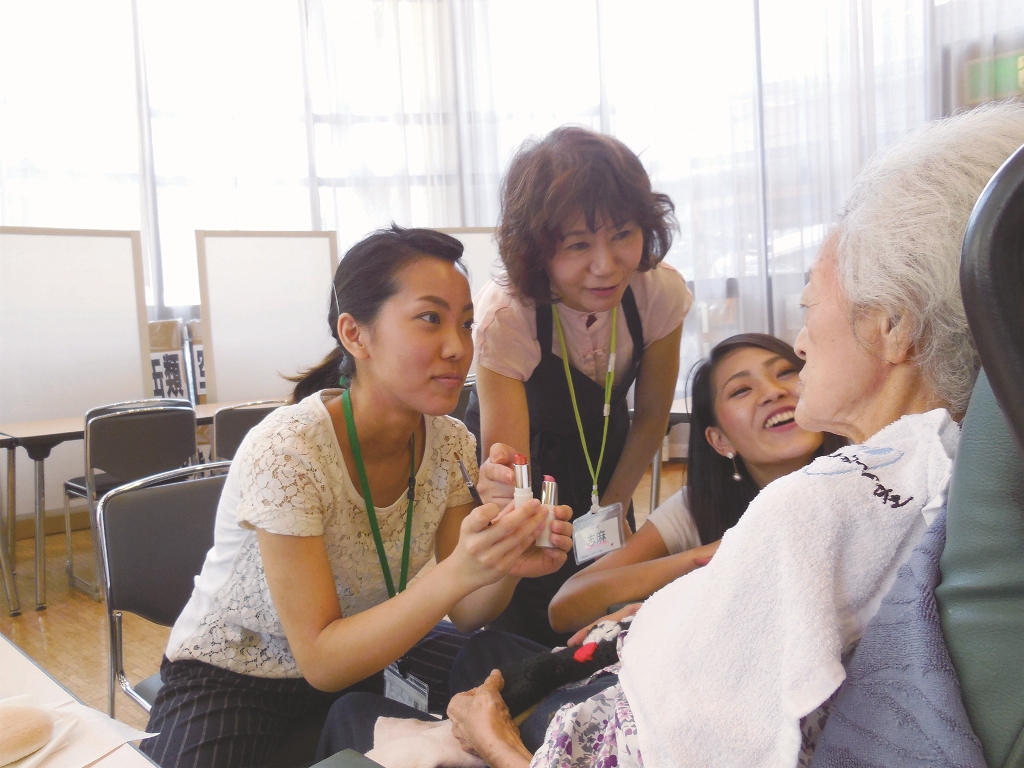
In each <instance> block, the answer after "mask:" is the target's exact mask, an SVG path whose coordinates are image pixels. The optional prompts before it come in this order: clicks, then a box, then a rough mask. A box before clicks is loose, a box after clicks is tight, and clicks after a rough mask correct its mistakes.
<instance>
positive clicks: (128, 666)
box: [0, 463, 685, 728]
mask: <svg viewBox="0 0 1024 768" xmlns="http://www.w3.org/2000/svg"><path fill="white" fill-rule="evenodd" d="M684 480H685V465H684V464H681V463H671V464H665V465H664V468H663V470H662V479H661V498H662V499H666V498H668V496H669V495H670V494H672V493H674V492H675V491H677V490H679V488H680V486H681V485H682V483H683V482H684ZM649 499H650V473H649V472H648V474H647V476H646V477H645V478H644V479H643V480H642V481H641V483H640V486H639V487H638V488H637V492H636V495H635V497H634V508H635V511H636V518H637V524H638V525H639V524H642V523H643V521H644V520H646V519H647V514H648V511H649ZM72 538H73V541H74V550H75V570H76V572H80V573H82V574H83V575H85V574H91V573H92V542H91V540H90V536H89V532H88V531H77V532H75V533H74V534H73V537H72ZM33 552H34V550H33V543H32V540H31V539H23V540H21V541H19V542H18V543H17V575H16V578H15V580H16V582H17V584H18V593H19V597H20V599H21V615H20V616H17V617H15V618H11V617H10V615H9V609H8V606H7V599H6V595H0V633H3V634H4V635H6V636H7V637H8V638H10V639H11V640H12V641H13V642H14V643H15V645H17V646H18V647H20V648H21V649H22V650H24V651H25V652H26V653H27V654H28V655H29V656H31V657H32V658H33V659H35V660H36V662H37V663H38V664H39V665H40V666H41V667H43V669H45V670H46V671H47V672H49V673H50V674H51V675H52V676H53V677H55V678H56V679H57V680H58V681H59V682H60V683H62V684H63V685H64V686H65V687H66V688H68V690H70V691H71V692H72V693H73V694H75V695H76V696H78V698H80V699H81V700H82V701H84V702H85V703H86V704H88V705H89V706H91V707H95V708H96V709H99V710H101V711H106V708H107V618H106V610H105V608H104V605H103V603H97V602H95V601H93V600H92V599H91V598H90V597H87V596H86V595H84V594H83V593H81V592H79V591H77V590H72V589H70V588H69V587H68V583H67V578H66V577H65V575H64V560H65V555H64V535H63V534H57V535H51V536H47V537H46V553H47V572H46V580H47V609H46V610H45V611H36V610H34V605H35V602H34V597H33V595H34V589H35V587H34V581H33V565H32V564H33V557H34V555H33ZM0 591H2V590H0ZM169 633H170V629H169V628H167V627H161V626H158V625H156V624H151V623H150V622H148V621H145V620H144V619H140V618H138V617H137V616H132V615H130V614H129V615H125V617H124V638H125V646H124V655H125V670H126V671H127V673H128V677H129V678H130V679H131V680H132V681H138V680H141V679H142V678H144V677H147V676H149V675H152V674H155V673H156V672H157V671H158V670H159V668H160V658H161V656H162V655H163V651H164V646H165V645H166V644H167V636H168V634H169ZM115 714H116V717H117V719H118V720H121V721H123V722H125V723H128V724H129V725H132V726H134V727H136V728H145V725H146V722H147V720H148V715H147V714H146V713H144V712H143V711H142V709H141V708H139V707H138V706H137V705H136V704H135V703H133V702H132V701H130V700H129V699H128V698H127V697H126V696H124V694H122V693H121V692H120V691H118V693H117V702H116V710H115Z"/></svg>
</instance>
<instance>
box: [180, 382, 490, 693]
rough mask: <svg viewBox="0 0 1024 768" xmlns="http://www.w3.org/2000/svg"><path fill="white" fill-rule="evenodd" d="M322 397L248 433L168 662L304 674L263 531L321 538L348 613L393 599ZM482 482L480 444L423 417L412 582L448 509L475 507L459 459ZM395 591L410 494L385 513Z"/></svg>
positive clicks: (452, 423) (447, 421) (453, 426)
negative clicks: (274, 593)
mask: <svg viewBox="0 0 1024 768" xmlns="http://www.w3.org/2000/svg"><path fill="white" fill-rule="evenodd" d="M337 394H338V391H337V390H325V391H323V392H319V393H316V394H314V395H311V396H309V397H307V398H306V399H305V400H303V401H302V402H300V403H297V404H295V405H291V406H286V407H283V408H279V409H277V410H276V411H274V412H273V413H271V414H270V415H269V416H268V417H267V418H266V419H264V421H263V422H262V423H261V424H259V425H258V426H257V427H255V428H253V430H252V431H251V432H250V433H249V434H248V436H247V437H246V438H245V440H244V441H243V442H242V445H241V446H240V447H239V449H238V452H237V454H236V456H235V460H234V463H233V464H232V466H231V470H230V471H229V473H228V477H227V480H226V481H225V484H224V491H223V493H222V494H221V499H220V504H219V506H218V509H217V524H216V532H215V534H214V545H213V548H212V549H211V550H210V551H209V553H207V556H206V561H205V563H204V565H203V570H202V573H200V575H199V576H198V577H196V586H195V589H194V590H193V592H192V597H191V598H190V600H189V602H188V605H186V606H185V609H184V611H182V613H181V615H180V616H179V617H178V620H177V621H176V622H175V624H174V628H173V629H172V631H171V636H170V639H169V641H168V644H167V658H169V659H171V660H172V661H173V660H177V659H197V660H199V661H204V662H207V663H209V664H213V665H215V666H218V667H222V668H224V669H228V670H231V671H233V672H239V673H242V674H247V675H255V676H257V677H277V678H280V677H301V675H302V673H301V671H300V670H299V668H298V666H297V665H296V663H295V658H294V657H293V656H292V652H291V649H290V648H289V646H288V641H287V639H286V638H285V636H284V631H283V629H282V627H281V622H280V620H279V619H278V615H277V611H276V610H275V608H274V605H273V602H272V601H271V599H270V590H269V588H268V586H267V578H266V574H265V572H264V570H263V561H262V559H261V558H260V551H259V547H258V545H257V540H256V529H257V528H262V529H263V530H265V531H269V532H271V533H278V534H285V535H290V536H323V537H324V541H325V543H326V545H327V556H328V559H329V560H330V564H331V570H332V572H333V573H334V583H335V585H336V587H337V590H338V599H339V600H340V602H341V611H342V614H343V615H346V616H348V615H352V614H355V613H359V612H360V611H365V610H366V609H367V608H371V607H373V606H375V605H378V604H380V603H382V602H384V601H385V600H387V599H388V593H387V588H386V586H385V584H384V577H383V575H382V573H381V567H380V561H379V560H378V559H377V550H376V548H375V546H374V542H373V534H372V533H371V531H370V524H369V521H368V519H367V517H366V505H365V504H364V502H363V498H362V496H361V495H360V494H359V493H358V492H357V491H356V488H355V486H354V485H353V483H352V481H351V480H350V478H349V476H348V472H347V470H346V468H345V462H344V460H343V458H342V454H341V447H340V446H339V444H338V438H337V436H336V435H335V433H334V428H333V425H332V423H331V417H330V415H329V414H328V412H327V408H326V407H325V405H324V402H323V401H324V398H329V397H333V396H336V395H337ZM455 453H458V454H460V455H461V456H462V460H463V462H464V463H465V464H466V466H467V468H468V469H469V470H470V473H471V476H473V477H476V472H477V468H476V447H475V442H474V439H473V437H472V436H471V435H470V434H469V432H468V431H467V430H466V428H465V427H464V426H463V425H462V423H461V422H459V421H456V420H455V419H452V418H449V417H447V416H428V417H426V450H425V451H424V454H423V460H422V462H421V464H420V467H419V470H418V471H417V473H416V506H415V508H414V512H413V530H412V541H411V545H410V555H409V577H410V578H412V576H413V575H415V574H416V573H417V572H418V571H419V570H420V569H421V568H422V567H423V566H424V565H426V563H427V561H428V560H429V559H430V558H431V557H432V556H433V554H434V532H435V531H436V530H437V526H438V523H439V522H440V520H441V518H442V516H443V515H444V513H445V511H446V510H447V509H448V508H449V507H457V506H461V505H463V504H467V503H469V502H470V501H471V497H470V494H469V489H468V488H467V487H466V483H465V481H464V480H463V479H462V475H461V473H460V472H459V467H458V464H456V462H455V459H454V458H453V454H455ZM376 510H377V521H378V523H379V525H380V532H381V537H382V538H383V540H384V548H385V551H386V552H387V556H388V562H389V565H390V566H391V572H392V575H393V578H394V579H395V582H396V586H397V581H398V577H399V573H400V572H401V559H402V543H403V537H404V534H405V515H406V510H407V501H406V496H405V494H404V493H403V494H402V495H401V497H400V498H399V499H397V500H395V501H394V502H393V503H392V504H390V505H389V506H387V507H376Z"/></svg>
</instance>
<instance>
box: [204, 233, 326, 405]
mask: <svg viewBox="0 0 1024 768" xmlns="http://www.w3.org/2000/svg"><path fill="white" fill-rule="evenodd" d="M196 248H197V252H198V255H199V292H200V296H201V300H202V308H201V310H200V311H201V314H202V323H203V345H204V353H205V358H206V391H207V397H208V398H209V400H210V402H231V401H239V400H262V399H267V398H278V397H285V396H287V395H289V394H291V391H292V388H293V387H294V384H292V383H291V382H289V381H286V380H285V379H284V376H292V375H294V374H296V373H299V372H300V371H302V370H304V369H306V368H309V367H311V366H313V365H316V364H317V363H319V362H320V360H321V359H323V357H324V355H326V354H327V353H328V352H330V351H331V349H333V348H334V346H335V342H334V339H333V338H332V337H331V333H330V329H329V328H328V326H327V311H328V298H329V296H330V290H331V281H332V280H333V279H334V271H335V269H336V268H337V265H338V248H337V241H336V239H335V234H334V232H209V231H205V232H204V231H197V232H196Z"/></svg>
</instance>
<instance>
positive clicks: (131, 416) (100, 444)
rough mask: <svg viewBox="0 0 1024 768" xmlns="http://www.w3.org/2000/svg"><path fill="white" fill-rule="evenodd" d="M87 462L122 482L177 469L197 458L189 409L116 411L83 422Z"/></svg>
mask: <svg viewBox="0 0 1024 768" xmlns="http://www.w3.org/2000/svg"><path fill="white" fill-rule="evenodd" d="M86 449H87V450H86V459H85V460H86V463H87V465H88V466H91V467H92V468H93V469H102V470H103V471H104V472H107V473H109V474H111V475H113V476H114V477H116V478H117V479H118V480H120V481H121V482H124V483H127V482H131V481H132V480H137V479H139V478H141V477H146V476H148V475H154V474H157V473H158V472H166V471H168V470H171V469H177V468H178V467H181V466H183V465H184V464H187V463H189V462H190V461H192V460H193V459H194V458H195V456H196V414H195V411H194V410H192V409H191V408H179V407H171V408H143V409H128V410H115V411H112V412H110V413H101V414H99V415H94V416H93V417H92V418H90V419H89V420H88V422H87V423H86Z"/></svg>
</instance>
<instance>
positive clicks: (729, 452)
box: [549, 333, 846, 642]
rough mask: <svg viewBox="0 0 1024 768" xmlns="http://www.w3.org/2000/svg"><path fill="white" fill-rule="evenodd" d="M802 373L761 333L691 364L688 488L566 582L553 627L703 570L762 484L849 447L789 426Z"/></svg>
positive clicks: (580, 623)
mask: <svg viewBox="0 0 1024 768" xmlns="http://www.w3.org/2000/svg"><path fill="white" fill-rule="evenodd" d="M801 368H803V361H802V360H801V359H800V358H799V357H797V356H796V352H794V351H793V348H792V347H791V346H790V345H789V344H787V343H786V342H784V341H781V340H780V339H776V338H774V337H773V336H767V335H765V334H763V333H741V334H738V335H736V336H731V337H729V338H728V339H726V340H725V341H721V342H719V343H718V344H716V345H715V346H714V347H713V348H712V349H711V352H710V354H709V355H708V357H706V358H705V359H703V360H701V361H700V362H699V363H697V365H696V366H694V370H693V374H692V376H691V379H690V381H691V384H690V393H691V403H692V407H691V413H690V442H689V451H688V459H687V473H686V485H684V486H683V488H682V489H680V490H679V491H677V492H676V493H674V494H673V495H672V496H670V497H669V498H668V499H666V500H665V501H664V502H663V503H662V504H661V505H660V506H659V507H658V508H657V509H656V510H654V511H653V512H652V513H651V515H650V517H648V518H647V521H646V522H645V523H644V525H643V526H642V527H641V528H640V530H639V531H637V534H636V536H634V537H633V538H632V539H630V541H629V542H627V544H626V546H625V547H623V548H622V549H621V550H619V551H618V552H612V553H611V554H608V555H605V556H604V557H603V558H601V559H600V560H598V561H596V562H595V563H593V564H592V565H590V566H589V567H587V568H586V569H585V570H583V571H580V572H579V573H577V574H576V575H575V576H573V577H572V578H571V579H569V581H567V582H566V583H565V585H564V586H563V587H562V588H561V589H560V590H559V592H558V594H557V595H555V597H554V599H553V600H552V601H551V607H550V610H549V616H550V619H551V624H552V626H554V627H556V628H558V629H560V630H563V631H575V630H578V629H580V628H581V627H584V626H586V625H589V624H590V623H591V622H593V621H595V620H597V619H599V618H601V617H602V616H604V615H605V613H607V609H608V607H609V606H611V605H616V604H619V603H633V602H635V601H639V600H643V599H645V598H646V597H647V596H648V595H650V594H652V593H653V592H655V591H656V590H658V589H660V588H661V587H663V586H665V585H666V584H668V583H669V582H670V581H673V580H674V579H676V578H678V577H679V576H682V575H683V574H686V573H689V572H690V571H692V570H693V569H695V568H697V567H699V566H701V565H704V564H705V563H707V562H708V561H709V560H710V559H711V557H712V556H713V555H714V553H715V550H716V549H717V548H718V541H719V539H721V538H722V535H723V534H724V533H725V532H726V531H727V530H728V529H729V528H731V527H732V526H734V525H735V524H736V523H737V522H738V521H739V519H740V517H742V516H743V513H744V512H745V511H746V509H747V506H748V505H749V504H750V502H751V501H753V499H754V497H755V496H757V494H758V493H760V491H761V489H762V488H763V487H764V486H766V485H768V484H769V483H770V482H772V481H773V480H776V479H778V478H779V477H782V476H784V475H788V474H789V473H790V472H793V471H795V470H797V469H799V468H800V467H803V466H805V465H806V464H808V463H809V462H811V461H813V460H814V459H815V458H816V457H817V456H824V455H826V454H829V453H832V452H833V451H835V450H836V449H838V448H839V447H840V446H842V445H845V444H846V441H845V440H844V439H843V438H840V437H837V436H836V435H832V434H829V433H827V432H808V431H806V430H804V429H801V428H800V427H799V426H798V425H797V424H796V422H795V421H794V417H793V415H794V412H795V409H796V406H797V403H798V401H799V398H798V392H797V384H798V374H799V372H800V369H801ZM574 639H575V638H574ZM570 642H571V641H570Z"/></svg>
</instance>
